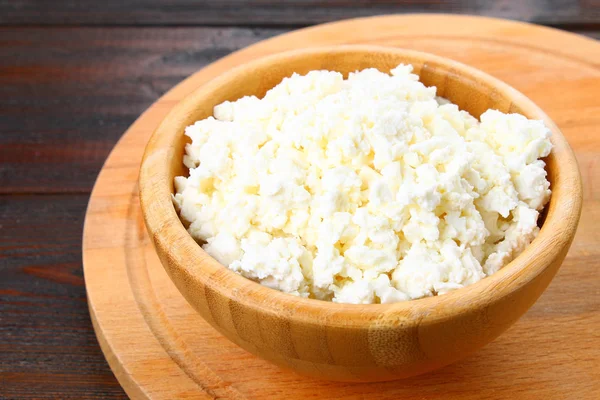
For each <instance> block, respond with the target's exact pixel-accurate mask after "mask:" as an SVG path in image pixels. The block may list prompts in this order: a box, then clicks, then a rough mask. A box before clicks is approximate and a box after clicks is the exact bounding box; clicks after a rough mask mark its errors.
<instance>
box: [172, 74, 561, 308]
mask: <svg viewBox="0 0 600 400" xmlns="http://www.w3.org/2000/svg"><path fill="white" fill-rule="evenodd" d="M185 134H186V135H187V136H189V137H190V138H191V143H190V144H188V145H187V147H186V154H185V156H184V159H183V162H184V163H185V165H186V166H187V167H188V168H189V177H187V178H186V177H183V176H179V177H177V178H175V188H176V194H175V195H174V203H175V206H176V208H177V209H178V211H179V213H180V216H181V219H182V220H183V221H184V222H185V223H186V226H188V224H189V227H188V231H189V233H190V234H191V235H192V236H193V237H194V238H195V239H196V240H197V241H199V242H200V243H202V247H203V248H204V250H206V252H208V253H209V254H210V255H212V256H213V257H214V258H216V259H217V260H218V261H219V262H221V263H222V264H224V265H226V266H228V267H229V268H230V269H231V270H233V271H235V272H237V273H239V274H241V275H243V276H245V277H246V278H249V279H252V280H254V281H256V282H259V283H261V284H262V285H264V286H268V287H270V288H274V289H278V290H281V291H283V292H286V293H290V294H294V295H298V296H302V297H310V298H315V299H322V300H331V301H334V302H338V303H356V304H369V303H393V302H398V301H403V300H409V299H418V298H421V297H425V296H434V295H438V294H443V293H446V292H448V291H451V290H454V289H458V288H461V287H463V286H466V285H470V284H472V283H475V282H477V281H479V280H481V279H482V278H484V277H485V276H488V275H491V274H493V273H494V272H496V271H498V270H499V269H500V268H502V267H503V266H504V265H506V264H507V263H508V262H509V261H511V260H512V259H513V258H514V257H516V256H517V255H518V254H519V253H520V252H521V251H523V249H524V248H525V247H526V246H527V245H528V244H529V243H530V242H531V241H532V240H533V238H534V237H535V236H536V235H537V233H538V231H539V228H538V226H537V220H538V216H539V212H540V210H542V208H543V207H544V205H545V204H546V203H547V202H548V199H549V197H550V189H549V187H550V183H549V182H548V180H547V179H546V171H545V170H544V166H545V164H544V161H542V160H540V158H541V157H545V156H547V155H548V154H549V153H550V150H551V147H552V145H551V143H550V140H549V137H550V131H549V130H548V128H546V127H545V126H544V124H543V123H542V122H541V121H534V120H528V119H527V118H525V117H524V116H522V115H519V114H503V113H501V112H499V111H495V110H488V111H486V112H485V113H484V114H482V115H481V121H478V120H477V119H476V118H474V117H472V116H471V115H470V114H469V113H467V112H465V111H460V110H459V109H458V107H457V106H456V105H454V104H451V103H449V102H448V101H446V100H443V99H441V98H438V97H436V88H435V87H426V86H424V85H423V84H422V83H421V82H419V80H418V76H417V75H415V74H412V66H410V65H399V66H398V67H396V68H394V69H393V70H391V72H390V74H386V73H383V72H380V71H378V70H376V69H366V70H363V71H360V72H356V73H352V74H350V75H349V77H348V79H346V80H344V78H343V76H342V74H340V73H338V72H331V71H311V72H309V73H308V74H306V75H304V76H300V75H297V74H294V75H293V76H292V77H289V78H285V79H284V80H283V81H282V82H281V83H280V84H278V85H277V86H275V87H274V88H273V89H271V90H269V91H268V92H267V94H266V95H265V97H264V98H263V99H258V98H256V97H244V98H241V99H239V100H237V101H235V102H224V103H223V104H220V105H218V106H216V107H215V108H214V117H210V118H207V119H205V120H202V121H198V122H196V123H195V124H194V125H191V126H189V127H187V128H186V130H185Z"/></svg>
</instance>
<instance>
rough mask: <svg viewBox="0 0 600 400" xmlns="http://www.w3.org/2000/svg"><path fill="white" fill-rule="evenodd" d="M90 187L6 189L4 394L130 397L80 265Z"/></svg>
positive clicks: (0, 214) (1, 322)
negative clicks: (82, 191)
mask: <svg viewBox="0 0 600 400" xmlns="http://www.w3.org/2000/svg"><path fill="white" fill-rule="evenodd" d="M87 201H88V196H87V195H69V196H64V195H50V196H29V195H25V196H23V195H20V196H0V227H1V228H0V398H2V399H21V398H29V397H35V398H37V399H52V398H55V399H56V398H60V399H83V398H88V399H106V398H125V396H124V393H123V392H122V389H121V387H120V386H119V384H118V383H117V382H116V380H115V379H114V376H113V374H112V373H111V372H110V370H109V368H108V365H107V363H106V361H105V359H104V356H103V354H102V352H101V351H100V349H99V348H98V344H97V341H96V338H95V335H94V330H93V329H92V326H91V323H90V317H89V312H88V308H87V302H86V295H85V286H84V280H83V272H82V269H81V244H80V240H81V232H82V228H83V217H84V214H85V207H86V205H87Z"/></svg>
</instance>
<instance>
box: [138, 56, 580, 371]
mask: <svg viewBox="0 0 600 400" xmlns="http://www.w3.org/2000/svg"><path fill="white" fill-rule="evenodd" d="M401 62H402V63H410V64H412V65H413V66H414V71H415V73H417V74H419V75H420V77H421V81H422V82H423V83H424V84H425V85H427V86H431V85H435V86H437V88H438V94H439V95H440V96H444V97H446V98H449V99H450V100H451V101H452V102H454V103H455V104H458V105H459V107H460V108H461V109H464V110H468V111H469V112H470V113H471V114H472V115H474V116H476V117H479V115H480V114H481V113H483V112H484V111H485V110H487V109H489V108H494V109H498V110H500V111H503V112H517V113H521V114H524V115H525V116H527V117H528V118H533V119H542V120H544V122H545V123H546V124H547V126H548V127H549V128H550V129H551V130H552V139H551V140H552V143H553V145H554V148H553V150H552V153H551V154H550V156H549V157H548V158H547V159H546V162H547V168H546V169H547V171H548V176H549V180H550V182H551V188H552V191H553V192H552V197H551V200H550V203H549V205H548V206H547V209H546V211H547V213H546V218H545V221H544V224H543V227H542V229H541V231H540V234H539V236H538V237H537V238H536V239H535V240H534V241H533V242H532V243H531V245H530V246H528V247H527V249H526V250H525V251H524V252H523V253H522V254H521V255H519V256H518V257H517V258H516V259H515V260H514V261H512V262H511V263H510V264H508V265H507V266H505V267H504V268H503V269H501V270H500V271H499V272H497V273H495V274H494V275H492V276H490V277H487V278H485V279H483V280H481V281H479V282H477V283H475V284H473V285H470V286H468V287H465V288H462V289H459V290H455V291H453V292H450V293H448V294H445V295H443V296H438V297H429V298H424V299H419V300H412V301H406V302H400V303H396V304H385V305H381V304H373V305H352V304H337V303H331V302H325V301H319V300H313V299H304V298H300V297H295V296H292V295H288V294H285V293H281V292H279V291H276V290H273V289H269V288H267V287H264V286H261V285H259V284H258V283H255V282H253V281H250V280H248V279H246V278H244V277H242V276H240V275H238V274H236V273H234V272H232V271H230V270H229V269H227V268H226V267H224V266H223V265H221V264H219V263H218V262H217V261H216V260H215V259H213V258H212V257H211V256H209V255H208V254H207V253H206V252H204V251H203V250H202V248H201V247H200V246H199V245H198V244H197V243H196V242H195V241H194V239H192V237H191V236H190V235H189V234H188V233H187V231H186V230H185V228H184V226H183V224H182V223H181V222H180V220H179V218H178V215H177V213H176V211H175V209H174V207H173V204H172V202H171V193H173V178H174V177H175V176H177V175H184V174H186V170H185V169H184V167H183V165H182V156H183V153H184V145H185V143H186V141H187V139H186V137H185V136H184V134H183V132H184V128H185V127H186V126H188V125H190V124H192V123H194V122H195V121H197V120H200V119H203V118H206V117H208V116H210V115H212V112H213V107H214V106H215V105H217V104H219V103H221V102H223V101H225V100H230V101H232V100H236V99H238V98H240V97H242V96H244V95H256V96H259V97H262V96H263V95H264V94H265V92H266V91H267V90H268V89H270V88H271V87H273V86H275V85H276V84H277V83H279V82H280V81H281V80H282V78H284V77H286V76H289V75H291V74H292V73H293V72H298V73H306V72H308V71H310V70H317V69H328V70H335V71H339V72H342V73H344V74H347V73H348V72H351V71H356V70H360V69H363V68H368V67H375V68H378V69H380V70H381V71H385V72H388V71H389V70H390V69H391V68H393V67H395V66H396V65H397V64H399V63H401ZM139 185H140V197H141V205H142V210H143V214H144V218H145V220H146V226H147V228H148V232H149V233H150V236H151V237H152V240H153V241H154V244H155V247H156V251H157V253H158V255H159V257H160V260H161V262H162V264H163V266H164V267H165V269H166V271H167V272H168V274H169V276H170V277H171V279H172V280H173V282H174V283H175V285H176V286H177V288H178V289H179V291H180V292H181V293H182V294H183V295H184V296H185V298H186V299H187V301H188V302H189V303H190V304H191V305H192V306H193V307H194V308H195V309H196V311H198V312H199V313H200V315H201V316H202V317H203V318H204V319H205V320H206V321H208V322H209V323H210V324H211V325H212V326H213V327H214V328H215V329H217V330H218V331H219V332H221V333H222V334H223V335H225V336H226V337H227V338H229V339H230V340H231V341H233V342H235V343H236V344H238V345H239V346H241V347H243V348H244V349H246V350H248V351H249V352H251V353H253V354H255V355H257V356H259V357H262V358H265V359H267V360H269V361H272V362H274V363H276V364H278V365H281V366H284V367H288V368H291V369H294V370H296V371H298V372H300V373H302V374H307V375H311V376H314V377H319V378H325V379H332V380H343V381H383V380H391V379H397V378H403V377H408V376H412V375H417V374H420V373H423V372H427V371H431V370H434V369H436V368H439V367H442V366H444V365H447V364H449V363H452V362H454V361H456V360H458V359H461V358H463V357H465V356H467V355H468V354H470V353H472V352H473V351H475V350H477V349H478V348H480V347H482V346H483V345H485V344H487V343H489V342H490V341H492V340H494V338H496V337H497V336H498V335H499V334H500V333H502V332H503V331H504V330H506V329H507V328H508V327H509V326H510V325H511V324H513V323H514V322H515V321H516V320H517V319H518V318H519V317H520V316H521V315H523V313H525V311H527V309H528V308H529V307H531V305H532V304H533V303H534V302H535V301H536V299H537V298H538V297H539V296H540V295H541V294H542V292H543V291H544V289H545V288H546V287H547V286H548V284H549V283H550V281H551V280H552V278H553V277H554V275H555V273H556V271H557V270H558V268H559V266H560V264H561V263H562V261H563V259H564V258H565V255H566V254H567V250H568V249H569V246H570V244H571V241H572V240H573V236H574V234H575V230H576V227H577V222H578V220H579V215H580V212H581V203H582V187H581V178H580V175H579V170H578V167H577V162H576V160H575V156H574V154H573V152H572V151H571V148H570V147H569V145H568V144H567V141H566V140H565V138H564V137H563V135H562V134H561V132H560V131H559V129H558V128H557V127H556V125H555V124H554V123H553V122H552V121H551V120H550V119H549V118H548V117H547V116H546V115H545V114H544V112H543V111H542V110H540V109H539V108H538V107H537V106H536V105H535V104H534V103H533V102H531V101H530V100H529V99H528V98H526V97H525V96H524V95H523V94H521V93H519V92H518V91H516V90H515V89H513V88H511V87H510V86H508V85H506V84H504V83H502V82H500V81H498V80H497V79H495V78H493V77H491V76H489V75H486V74H484V73H482V72H480V71H478V70H475V69H473V68H470V67H467V66H465V65H462V64H460V63H457V62H454V61H451V60H448V59H444V58H441V57H437V56H434V55H431V54H426V53H420V52H415V51H408V50H402V49H396V48H383V47H375V46H341V47H334V48H327V47H323V48H315V49H307V50H299V51H292V52H287V53H281V54H277V55H274V56H270V57H266V58H263V59H259V60H257V61H254V62H251V63H248V64H245V65H242V66H240V67H237V68H235V69H232V70H230V71H228V72H227V73H225V74H223V75H222V76H220V77H218V78H217V79H214V80H213V81H211V82H209V83H207V84H206V85H204V86H201V87H200V88H198V89H197V90H196V91H195V92H193V93H192V94H191V95H189V96H188V97H187V98H186V99H184V100H183V101H182V102H181V103H179V104H177V105H175V106H174V107H173V110H172V111H171V112H170V113H169V115H168V116H167V117H166V118H165V120H164V121H163V122H162V124H161V125H160V126H159V127H158V129H157V130H156V132H155V133H154V135H153V136H152V138H151V139H150V141H149V143H148V145H147V147H146V152H145V154H144V159H143V162H142V167H141V171H140V178H139ZM540 340H543V338H540Z"/></svg>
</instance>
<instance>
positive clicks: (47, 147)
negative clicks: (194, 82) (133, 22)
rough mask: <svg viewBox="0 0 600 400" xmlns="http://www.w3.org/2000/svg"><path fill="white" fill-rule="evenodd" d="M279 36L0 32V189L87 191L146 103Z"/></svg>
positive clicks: (205, 31)
mask: <svg viewBox="0 0 600 400" xmlns="http://www.w3.org/2000/svg"><path fill="white" fill-rule="evenodd" d="M0 14H1V12H0ZM280 32H281V31H280V30H264V29H236V28H226V29H220V28H166V29H165V28H136V29H132V28H115V29H102V28H56V29H51V31H48V30H47V29H44V28H4V29H0V132H2V135H0V159H1V160H2V163H0V182H2V185H0V193H23V192H27V193H32V192H35V193H38V192H43V193H47V192H89V190H90V189H91V187H92V185H93V183H94V180H95V178H96V175H97V173H98V171H99V170H100V166H101V165H102V163H103V162H104V160H105V159H106V156H107V155H108V153H109V151H110V149H111V148H112V147H113V145H114V144H115V143H116V141H117V140H118V138H119V137H120V136H121V134H122V133H123V132H124V131H125V129H127V127H128V126H129V125H130V124H131V123H132V122H133V121H134V120H135V119H136V118H137V117H138V116H139V115H140V113H142V111H144V110H145V109H146V108H147V107H148V106H149V105H150V104H151V103H152V102H153V101H154V100H156V99H157V98H158V97H159V96H160V95H162V94H163V93H164V92H165V91H167V90H168V89H170V88H171V86H173V85H174V84H176V83H177V82H179V81H181V80H182V79H184V78H185V77H187V76H188V75H190V74H192V73H193V72H195V71H196V70H198V69H200V68H202V67H204V66H205V65H206V64H209V63H211V62H213V61H215V60H216V59H218V58H220V57H222V56H224V55H226V54H229V53H230V52H231V51H234V50H237V49H239V48H242V47H245V46H248V45H250V44H252V43H254V42H256V41H259V40H261V39H264V38H267V37H270V36H273V35H275V34H278V33H280ZM132 161H133V162H137V161H138V160H132Z"/></svg>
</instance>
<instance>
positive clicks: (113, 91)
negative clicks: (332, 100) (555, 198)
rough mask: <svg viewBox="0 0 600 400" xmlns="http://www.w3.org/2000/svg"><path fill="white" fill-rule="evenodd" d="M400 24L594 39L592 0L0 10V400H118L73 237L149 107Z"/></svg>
mask: <svg viewBox="0 0 600 400" xmlns="http://www.w3.org/2000/svg"><path fill="white" fill-rule="evenodd" d="M419 3H422V4H419ZM407 12H453V13H468V14H478V15H488V16H497V17H504V18H510V19H517V20H525V21H530V22H535V23H539V24H544V25H549V26H553V27H556V28H560V29H566V30H570V31H573V32H576V33H581V34H584V35H589V36H592V37H595V38H600V1H598V0H580V1H568V0H525V1H520V0H514V1H509V0H504V1H485V0H474V1H465V0H460V1H459V0H452V1H447V2H442V1H423V2H419V1H409V0H405V1H391V0H387V1H386V0H379V1H371V2H368V1H354V2H353V1H343V0H336V1H330V2H325V1H313V0H296V1H291V0H286V1H275V0H262V1H261V0H246V1H242V0H237V1H236V0H227V1H212V2H211V1H193V0H172V1H160V0H148V1H140V0H131V1H127V0H118V1H117V0H104V1H100V2H98V1H90V0H86V1H66V0H64V1H41V0H40V1H33V0H0V398H1V399H17V398H31V399H33V398H36V399H41V398H57V399H84V398H97V399H109V398H110V399H113V398H114V399H116V398H126V396H125V394H124V392H123V391H122V389H121V388H120V386H119V384H118V382H117V381H116V379H115V378H114V376H113V374H112V373H111V371H110V369H109V367H108V365H107V364H106V361H105V360H104V357H103V355H102V353H101V351H100V348H99V347H98V344H97V342H96V338H95V336H94V331H93V329H92V325H91V322H90V319H89V315H88V310H87V305H86V296H85V285H84V280H83V274H82V268H81V233H82V225H83V219H84V214H85V208H86V204H87V201H88V197H89V193H90V191H91V189H92V185H93V183H94V180H95V177H96V175H97V173H98V171H99V170H100V167H101V166H102V163H103V161H104V159H105V158H106V156H107V155H108V152H109V151H110V149H111V148H112V146H113V145H114V144H115V143H116V141H117V140H118V139H119V137H120V136H121V134H122V133H123V132H124V130H125V129H126V128H127V127H128V126H129V125H130V124H131V123H132V122H133V121H134V120H135V118H136V117H137V116H138V115H139V114H140V113H141V112H142V111H143V110H144V109H145V108H147V107H148V106H149V105H150V104H151V103H152V102H153V101H155V100H156V99H157V98H158V97H159V96H161V95H162V94H163V93H164V92H165V91H166V90H168V89H169V88H170V87H172V86H173V85H174V84H176V83H177V82H179V81H180V80H182V79H183V78H185V77H186V76H188V75H190V74H191V73H193V72H194V71H196V70H198V69H200V68H202V67H203V66H205V65H207V64H208V63H210V62H212V61H214V60H216V59H218V58H220V57H222V56H224V55H226V54H228V53H230V52H232V51H234V50H237V49H239V48H242V47H245V46H247V45H249V44H252V43H254V42H256V41H259V40H262V39H265V38H268V37H271V36H274V35H277V34H280V33H282V32H286V31H289V30H291V29H296V28H300V27H303V26H307V25H311V24H316V23H320V22H326V21H331V20H337V19H342V18H350V17H357V16H365V15H375V14H386V13H407Z"/></svg>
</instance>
